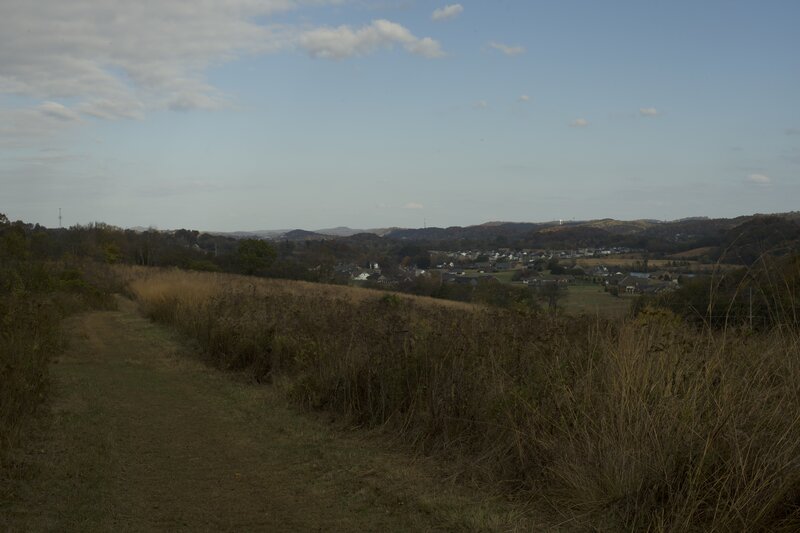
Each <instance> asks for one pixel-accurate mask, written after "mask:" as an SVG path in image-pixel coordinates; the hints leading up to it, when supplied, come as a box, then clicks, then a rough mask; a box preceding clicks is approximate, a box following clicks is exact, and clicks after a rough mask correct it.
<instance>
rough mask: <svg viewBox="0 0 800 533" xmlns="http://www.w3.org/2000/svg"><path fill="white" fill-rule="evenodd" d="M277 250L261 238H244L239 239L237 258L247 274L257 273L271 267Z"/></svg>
mask: <svg viewBox="0 0 800 533" xmlns="http://www.w3.org/2000/svg"><path fill="white" fill-rule="evenodd" d="M277 255H278V254H277V252H276V251H275V248H273V247H272V246H271V245H270V244H269V243H267V242H264V241H262V240H259V239H243V240H241V241H239V249H238V250H237V259H238V261H239V266H240V267H241V269H242V271H244V273H245V274H250V275H252V274H255V273H257V272H259V271H263V270H266V269H267V268H269V267H270V265H271V264H272V262H273V261H275V258H276V257H277Z"/></svg>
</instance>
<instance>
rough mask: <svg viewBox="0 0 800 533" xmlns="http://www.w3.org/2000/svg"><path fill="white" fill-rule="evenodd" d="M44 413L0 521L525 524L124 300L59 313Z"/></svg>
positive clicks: (149, 525) (411, 526)
mask: <svg viewBox="0 0 800 533" xmlns="http://www.w3.org/2000/svg"><path fill="white" fill-rule="evenodd" d="M65 331H66V332H67V337H68V341H69V345H70V346H69V349H68V350H67V351H66V352H65V353H64V354H63V355H61V356H60V357H59V358H58V359H57V360H56V363H55V364H54V365H52V369H51V374H52V398H51V400H50V401H49V407H50V409H49V410H50V415H49V416H45V417H41V418H39V419H38V430H37V432H36V435H35V436H34V437H31V438H30V439H29V440H28V442H27V443H26V446H24V447H23V448H20V449H16V450H15V452H14V453H13V454H12V461H11V465H12V466H13V467H14V469H15V471H14V472H12V473H13V474H14V475H13V476H11V477H10V478H3V477H2V476H0V495H2V496H3V497H0V530H2V531H7V530H8V531H152V530H161V531H434V530H489V531H491V530H496V531H509V530H513V529H515V528H519V529H520V530H531V529H536V528H537V525H536V524H534V523H532V522H531V521H530V520H526V519H523V517H521V516H520V513H519V511H514V508H513V507H511V506H510V505H508V504H506V503H504V502H503V501H502V500H499V499H496V498H491V497H487V496H478V495H477V494H476V493H475V492H471V491H469V490H464V489H462V488H460V487H457V486H455V485H453V484H447V483H444V482H442V481H441V475H440V474H439V473H438V471H437V470H436V468H437V467H436V466H435V465H433V464H432V463H431V462H430V461H426V460H422V459H419V460H417V461H411V460H409V459H408V458H407V456H405V455H403V454H402V453H398V452H391V451H388V450H384V449H381V447H379V445H378V444H377V441H376V440H375V439H374V438H370V437H369V436H365V435H363V434H361V433H360V432H359V433H352V432H351V433H349V434H348V433H344V432H342V431H341V430H338V429H336V427H335V426H331V425H330V424H328V423H327V422H326V421H321V420H315V419H314V417H304V416H300V415H299V414H298V413H297V412H296V411H294V410H293V409H291V408H289V406H288V405H287V404H286V403H285V400H283V399H282V397H281V396H280V395H277V394H276V392H275V389H274V388H273V387H263V386H254V385H253V384H252V383H251V382H249V381H246V380H243V379H235V377H236V376H233V378H232V376H230V375H226V374H222V373H220V372H218V371H216V370H215V369H213V368H209V367H208V366H207V365H206V364H204V363H203V362H201V360H200V359H199V358H198V357H196V356H195V354H194V353H193V352H192V351H191V350H190V349H189V348H187V346H186V343H185V340H181V339H179V338H177V336H176V334H175V333H174V332H172V331H170V330H168V329H167V328H164V327H163V326H159V325H155V324H153V323H151V322H150V321H148V320H146V319H144V318H142V317H141V316H140V315H138V313H137V312H136V310H135V306H134V305H133V304H132V303H131V302H126V301H124V300H123V301H121V303H120V310H119V311H115V312H94V313H87V314H82V315H79V316H76V317H73V318H70V319H68V320H67V321H66V323H65Z"/></svg>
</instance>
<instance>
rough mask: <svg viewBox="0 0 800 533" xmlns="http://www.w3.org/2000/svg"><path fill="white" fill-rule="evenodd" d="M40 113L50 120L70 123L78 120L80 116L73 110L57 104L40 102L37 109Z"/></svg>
mask: <svg viewBox="0 0 800 533" xmlns="http://www.w3.org/2000/svg"><path fill="white" fill-rule="evenodd" d="M37 109H38V110H39V112H40V113H42V114H43V115H46V116H48V117H50V118H55V119H58V120H63V121H65V122H71V121H73V120H80V118H81V117H80V115H79V114H78V113H76V112H75V111H74V110H72V109H70V108H68V107H66V106H64V105H62V104H59V103H58V102H42V103H41V104H40V105H39V107H38V108H37Z"/></svg>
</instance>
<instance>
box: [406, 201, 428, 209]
mask: <svg viewBox="0 0 800 533" xmlns="http://www.w3.org/2000/svg"><path fill="white" fill-rule="evenodd" d="M403 209H425V206H424V205H422V204H421V203H419V202H408V203H407V204H406V205H404V206H403Z"/></svg>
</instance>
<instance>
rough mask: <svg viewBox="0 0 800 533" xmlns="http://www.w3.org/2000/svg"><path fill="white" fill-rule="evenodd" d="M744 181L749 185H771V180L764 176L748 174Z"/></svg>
mask: <svg viewBox="0 0 800 533" xmlns="http://www.w3.org/2000/svg"><path fill="white" fill-rule="evenodd" d="M745 180H746V181H748V182H749V183H756V184H759V185H769V184H770V183H772V180H771V179H770V178H769V176H765V175H764V174H750V175H749V176H747V178H745Z"/></svg>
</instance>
